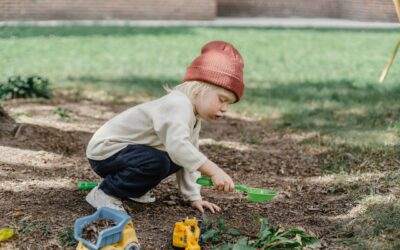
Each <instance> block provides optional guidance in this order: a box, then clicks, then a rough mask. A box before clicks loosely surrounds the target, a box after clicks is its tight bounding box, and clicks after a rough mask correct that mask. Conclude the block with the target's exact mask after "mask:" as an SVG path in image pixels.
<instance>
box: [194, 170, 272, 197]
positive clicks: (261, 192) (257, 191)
mask: <svg viewBox="0 0 400 250" xmlns="http://www.w3.org/2000/svg"><path fill="white" fill-rule="evenodd" d="M196 183H197V184H199V185H201V186H203V187H212V186H213V185H214V184H213V182H212V180H211V178H210V177H206V176H202V177H200V178H198V179H197V181H196ZM235 190H237V191H240V192H243V193H246V194H247V200H249V201H251V202H267V201H271V200H272V199H273V198H274V197H275V196H276V194H277V193H276V192H275V191H273V190H270V189H263V188H252V187H248V186H246V185H243V184H235Z"/></svg>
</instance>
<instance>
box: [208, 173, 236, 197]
mask: <svg viewBox="0 0 400 250" xmlns="http://www.w3.org/2000/svg"><path fill="white" fill-rule="evenodd" d="M219 170H220V171H218V172H217V173H215V174H214V175H211V180H212V181H213V183H214V187H215V188H216V189H218V190H219V191H225V192H232V191H233V190H234V188H235V184H234V183H233V180H232V178H231V177H230V176H229V175H228V174H227V173H225V172H224V171H223V170H222V169H219Z"/></svg>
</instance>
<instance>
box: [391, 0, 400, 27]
mask: <svg viewBox="0 0 400 250" xmlns="http://www.w3.org/2000/svg"><path fill="white" fill-rule="evenodd" d="M393 2H394V7H395V8H396V12H397V17H398V18H399V22H400V0H393Z"/></svg>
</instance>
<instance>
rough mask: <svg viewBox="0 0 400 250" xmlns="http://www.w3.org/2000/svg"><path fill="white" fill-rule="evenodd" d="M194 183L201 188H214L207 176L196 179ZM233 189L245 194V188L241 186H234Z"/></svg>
mask: <svg viewBox="0 0 400 250" xmlns="http://www.w3.org/2000/svg"><path fill="white" fill-rule="evenodd" d="M196 183H197V184H199V185H201V186H203V187H212V186H214V183H213V181H212V180H211V178H210V177H208V176H202V177H200V178H198V179H197V181H196ZM235 189H236V190H237V191H241V192H246V190H247V186H246V185H243V184H235Z"/></svg>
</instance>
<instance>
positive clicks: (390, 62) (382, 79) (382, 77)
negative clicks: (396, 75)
mask: <svg viewBox="0 0 400 250" xmlns="http://www.w3.org/2000/svg"><path fill="white" fill-rule="evenodd" d="M399 47H400V40H399V41H398V42H397V45H396V47H395V48H394V51H393V53H392V56H391V57H390V59H389V62H388V63H387V64H386V66H385V68H384V69H383V71H382V74H381V77H380V78H379V82H381V83H382V82H383V81H384V80H385V78H386V75H387V73H388V72H389V69H390V66H392V64H393V62H394V58H395V57H396V54H397V51H398V50H399Z"/></svg>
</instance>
